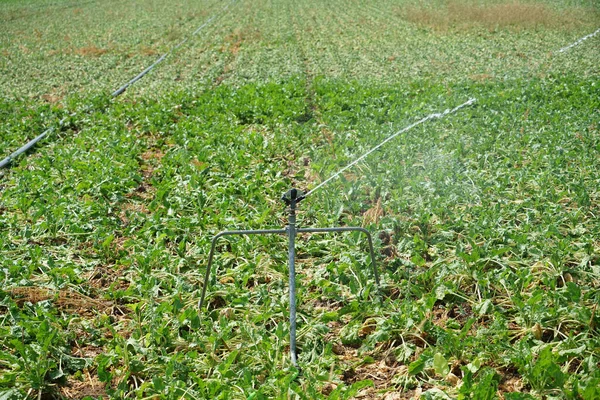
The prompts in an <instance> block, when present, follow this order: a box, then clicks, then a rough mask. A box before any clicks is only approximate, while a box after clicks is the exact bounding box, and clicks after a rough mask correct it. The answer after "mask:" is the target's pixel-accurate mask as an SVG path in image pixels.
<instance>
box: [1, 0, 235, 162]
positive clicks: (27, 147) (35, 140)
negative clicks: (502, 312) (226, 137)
mask: <svg viewBox="0 0 600 400" xmlns="http://www.w3.org/2000/svg"><path fill="white" fill-rule="evenodd" d="M237 1H238V0H231V1H230V2H229V3H227V4H226V5H225V6H224V7H223V8H221V9H220V10H219V11H218V12H217V13H215V14H214V15H213V16H212V17H210V18H209V19H207V20H206V21H205V22H204V23H203V24H202V25H200V26H199V27H198V28H196V30H195V31H194V32H192V34H191V35H189V36H188V37H186V38H185V39H183V40H182V41H181V42H179V43H177V44H176V45H175V46H173V47H172V48H171V49H170V50H169V51H167V52H166V53H165V54H163V55H162V56H160V57H159V58H158V59H157V60H156V61H154V62H153V63H152V65H150V66H149V67H148V68H146V69H144V70H143V71H142V72H140V73H139V74H138V75H136V76H135V77H134V78H133V79H131V80H130V81H128V82H127V83H125V84H124V85H122V86H121V87H120V88H118V89H117V90H115V91H114V92H112V93H111V96H112V97H118V96H120V95H121V94H123V93H124V92H125V91H126V90H127V88H128V87H129V86H131V85H133V84H134V83H135V82H137V81H139V80H140V79H142V78H143V77H144V76H145V75H146V74H148V72H150V71H152V70H153V69H154V68H155V67H156V66H157V65H159V64H160V63H161V62H163V61H164V60H165V59H166V58H167V57H168V56H170V55H171V54H173V53H174V52H175V51H176V50H177V49H179V48H180V47H181V46H183V45H184V44H185V43H186V42H187V41H188V40H190V38H192V37H193V36H196V35H197V34H198V33H200V31H201V30H202V29H204V28H205V27H207V26H208V25H210V23H211V22H213V21H214V20H215V19H216V18H218V17H220V16H222V15H223V14H224V13H225V12H226V11H227V9H228V8H229V7H231V6H232V5H233V4H234V3H236V2H237ZM64 121H65V118H63V119H62V120H61V121H60V122H59V125H62V124H63V123H64ZM52 131H54V128H53V127H50V128H48V129H46V130H45V131H44V132H42V133H41V134H40V135H38V136H36V137H35V138H33V139H31V140H30V141H29V142H27V144H25V145H24V146H22V147H21V148H19V149H18V150H16V151H15V152H13V153H12V154H10V155H9V156H8V157H6V158H5V159H4V160H2V161H0V169H1V168H5V167H6V166H8V165H9V164H10V163H11V162H12V161H13V160H14V159H15V158H17V157H18V156H20V155H21V154H23V153H25V152H26V151H28V150H30V149H31V148H32V147H33V146H35V145H36V144H37V143H38V142H39V141H40V140H42V139H44V138H45V137H46V136H48V135H49V134H50V133H52Z"/></svg>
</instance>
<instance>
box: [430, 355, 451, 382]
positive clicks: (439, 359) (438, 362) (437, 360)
mask: <svg viewBox="0 0 600 400" xmlns="http://www.w3.org/2000/svg"><path fill="white" fill-rule="evenodd" d="M433 369H434V371H435V373H436V374H438V375H440V376H442V377H444V376H446V375H448V372H450V367H448V361H447V360H446V358H445V357H444V355H443V354H442V353H435V354H434V355H433Z"/></svg>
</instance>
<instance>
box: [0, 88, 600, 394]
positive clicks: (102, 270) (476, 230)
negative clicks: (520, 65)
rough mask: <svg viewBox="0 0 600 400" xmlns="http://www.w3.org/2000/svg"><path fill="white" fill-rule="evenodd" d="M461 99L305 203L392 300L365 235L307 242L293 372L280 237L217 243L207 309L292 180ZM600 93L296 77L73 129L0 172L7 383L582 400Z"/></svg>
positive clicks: (48, 387)
mask: <svg viewBox="0 0 600 400" xmlns="http://www.w3.org/2000/svg"><path fill="white" fill-rule="evenodd" d="M309 92H311V93H312V94H309ZM467 94H471V95H476V96H477V97H478V98H479V99H480V100H479V103H478V105H477V106H476V107H475V108H472V109H469V110H465V111H464V112H462V113H461V114H460V115H455V116H452V117H448V118H447V119H446V120H442V121H437V122H432V123H431V124H430V125H429V126H423V127H420V128H417V129H415V130H413V131H409V132H407V133H406V134H405V135H404V136H402V137H399V138H398V141H397V142H395V143H394V144H392V145H391V146H390V147H388V148H386V149H385V150H382V151H381V152H379V153H377V154H376V155H374V157H373V158H372V159H370V160H369V161H367V162H365V163H363V164H361V165H360V166H359V167H358V168H357V169H355V170H353V172H351V173H348V174H345V175H344V176H343V177H342V179H340V180H338V181H336V182H335V183H332V184H331V186H328V187H325V188H323V189H321V191H319V192H316V193H315V195H314V197H312V198H311V199H308V200H306V202H305V204H303V206H302V212H303V213H302V215H301V216H300V219H301V220H302V223H303V224H304V225H321V226H323V225H333V224H339V223H341V224H363V225H365V226H368V227H369V228H370V229H372V230H373V231H374V232H376V233H378V235H379V239H378V241H379V243H378V248H379V249H380V252H381V261H382V263H383V266H384V267H385V274H384V276H385V289H384V295H383V298H382V299H381V300H378V299H377V296H375V295H374V290H373V289H374V288H373V287H372V283H368V282H367V281H366V278H367V277H368V275H367V274H364V271H365V269H364V266H365V265H366V257H365V255H364V254H363V252H362V251H360V250H356V249H354V248H353V242H357V241H359V240H360V238H358V237H354V236H352V235H350V236H342V237H336V238H329V239H327V238H323V237H319V238H317V237H313V238H304V239H307V240H300V243H299V258H300V259H301V260H300V266H299V272H300V276H299V282H298V284H299V299H300V300H299V301H300V310H299V311H300V316H299V324H300V325H299V346H300V364H301V366H302V373H301V374H299V371H297V370H296V369H294V368H292V367H291V365H290V364H289V360H288V359H287V337H288V326H287V322H286V321H287V285H286V278H285V276H286V271H285V270H286V267H285V265H286V263H285V258H286V255H285V246H284V245H283V239H282V238H277V237H274V238H269V237H263V238H255V239H253V240H250V239H235V240H231V241H229V242H226V243H223V244H222V245H220V247H219V251H220V254H221V255H220V256H219V257H218V260H217V262H218V265H219V267H218V271H219V272H218V275H217V277H216V278H215V279H214V281H213V282H212V285H211V289H210V291H209V297H208V304H209V305H208V308H209V309H208V311H207V312H205V313H201V314H198V312H197V310H196V302H197V299H198V295H199V282H200V281H201V276H202V273H203V272H204V270H203V267H204V265H205V261H206V254H207V253H206V252H207V249H208V245H209V240H210V238H211V235H212V234H214V233H215V232H217V231H219V230H221V229H224V228H261V227H266V226H281V224H282V221H283V217H284V213H283V210H282V207H281V205H280V204H279V203H278V201H277V199H278V197H279V195H280V193H282V192H283V191H285V189H287V188H288V187H290V186H292V185H297V186H300V187H303V186H304V187H311V186H314V185H315V184H316V183H317V182H318V181H319V180H320V179H323V177H326V176H328V175H329V174H330V173H331V172H332V171H334V170H336V169H337V168H338V167H339V166H341V165H345V163H346V162H347V161H348V160H350V159H352V157H354V156H355V155H357V154H360V153H362V151H363V149H367V148H368V147H370V146H371V145H372V144H373V143H376V142H377V141H378V140H379V139H380V138H381V137H384V136H385V135H387V134H389V133H390V132H393V131H394V130H395V129H396V128H399V127H402V125H404V124H406V123H407V122H409V120H410V118H407V117H406V115H407V114H409V113H410V114H413V115H422V114H426V113H429V112H430V111H435V110H438V109H440V108H442V107H445V106H447V105H448V104H455V102H457V101H458V100H459V99H463V98H464V97H465V96H466V95H467ZM598 94H599V93H598V88H597V85H595V84H594V82H592V81H589V80H586V79H581V78H576V77H573V76H567V77H564V76H563V77H548V78H545V79H539V80H533V81H512V82H510V83H506V84H505V83H501V82H494V83H489V84H470V85H466V86H463V87H455V88H454V89H453V90H452V92H451V93H448V91H447V88H446V87H445V86H442V85H437V84H431V83H428V82H416V83H414V84H413V85H411V86H408V87H405V86H402V87H400V86H390V85H379V86H373V85H362V84H360V83H359V82H355V83H347V82H341V81H336V80H327V79H317V80H315V81H313V83H312V84H311V85H310V86H307V85H306V82H305V81H303V80H301V79H296V80H291V81H288V82H282V83H273V84H263V85H247V86H243V87H239V88H232V87H228V86H219V87H217V88H215V89H214V90H213V91H209V92H204V93H200V94H189V93H176V94H171V95H169V96H165V97H164V98H162V99H161V101H160V102H156V101H153V100H149V101H141V102H138V103H136V104H133V103H128V102H122V103H116V104H114V105H112V106H111V107H110V108H109V109H108V111H106V112H94V111H91V112H90V113H89V114H87V115H86V116H85V118H75V119H74V120H73V122H72V127H71V128H66V129H65V130H63V131H61V132H60V133H59V137H58V138H57V141H55V142H53V143H52V144H49V145H48V146H47V147H45V148H44V149H43V150H44V151H43V152H40V154H39V155H34V156H32V157H30V158H29V159H27V160H25V159H23V160H22V161H21V164H20V165H18V166H17V167H15V168H13V169H11V170H9V171H7V172H6V173H5V176H4V178H3V186H4V189H3V192H2V209H3V212H2V219H1V223H2V242H1V243H2V251H3V254H4V255H5V256H4V257H3V258H2V280H3V282H4V284H3V289H2V308H3V311H4V312H3V318H2V330H3V337H4V338H5V339H4V340H3V341H2V349H1V351H2V354H3V357H2V359H3V361H2V370H3V375H2V385H3V386H4V388H5V389H6V390H8V391H7V392H6V394H5V396H6V397H7V398H23V397H25V396H28V395H29V396H31V395H37V394H38V393H42V394H43V395H44V396H46V395H52V394H53V395H54V396H63V397H69V393H79V394H80V395H82V396H84V395H88V396H90V397H92V398H94V397H101V396H105V395H109V396H111V397H115V398H118V397H132V396H141V397H148V396H154V397H156V396H158V397H164V398H174V397H178V398H179V397H190V398H247V397H251V398H273V397H275V398H287V397H288V396H296V397H300V398H349V397H351V396H353V395H355V394H357V393H359V391H360V393H363V394H364V393H367V394H366V395H368V396H381V397H383V396H385V394H386V393H387V392H390V391H391V392H402V393H412V394H413V395H414V393H415V392H416V391H420V392H421V393H423V396H425V397H426V398H439V397H440V396H441V397H443V396H452V397H458V398H494V397H496V396H497V395H498V393H502V395H503V396H504V397H505V398H537V397H541V396H553V397H558V398H594V396H597V392H596V390H597V387H598V382H599V380H600V376H598V372H597V371H598V368H597V364H598V334H597V333H598V332H597V329H598V328H597V326H598V316H597V314H596V307H597V306H596V304H597V302H598V262H599V260H598V256H597V254H598V243H597V242H598V226H599V225H598V224H597V219H596V213H597V204H598V203H597V198H598V197H597V196H598V192H597V185H596V183H597V182H598V178H599V177H598V172H597V168H596V167H597V159H598V150H599V142H598V130H597V129H598V128H597V125H596V124H597V121H595V116H596V115H597V111H598V107H599V104H598V99H599V98H600V96H598ZM308 96H311V97H312V98H313V104H312V105H311V107H310V108H308V107H307V102H306V101H305V100H306V98H307V97H308ZM94 101H97V100H95V99H93V98H92V99H85V98H84V99H81V100H80V102H79V103H78V104H85V103H86V102H88V103H93V102H94ZM424 104H427V106H424ZM92 110H93V107H92ZM389 121H395V122H394V123H393V124H389ZM357 243H359V242H357ZM79 389H81V390H82V391H81V392H76V390H79ZM86 390H87V392H86ZM86 393H87V394H86ZM436 396H437V397H436Z"/></svg>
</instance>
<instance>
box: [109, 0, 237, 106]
mask: <svg viewBox="0 0 600 400" xmlns="http://www.w3.org/2000/svg"><path fill="white" fill-rule="evenodd" d="M235 2H237V0H232V1H230V2H229V3H227V4H226V5H225V7H223V8H221V10H220V11H218V12H217V13H216V14H214V15H213V16H212V17H210V18H209V19H207V20H206V22H204V23H203V24H202V25H200V26H199V27H198V28H197V29H196V30H195V31H194V32H192V34H191V35H189V36H188V37H186V38H185V39H183V40H182V41H181V42H179V43H177V44H176V45H175V46H174V47H172V48H171V50H169V51H167V52H166V53H165V54H163V55H162V56H160V57H159V58H158V60H156V61H154V63H152V65H150V66H149V67H148V68H146V69H145V70H143V71H142V72H140V73H139V74H138V75H137V76H135V77H134V78H133V79H131V80H130V81H129V82H127V83H126V84H124V85H123V86H121V87H120V88H118V89H117V90H115V91H114V92H113V93H112V96H113V97H117V96H119V95H120V94H122V93H123V92H124V91H125V90H127V88H128V87H129V86H131V85H133V84H134V83H135V82H137V81H139V80H140V79H142V78H143V77H144V76H145V75H146V74H147V73H148V72H150V71H152V70H153V69H154V68H155V67H156V66H157V65H158V64H160V63H161V62H163V61H164V60H165V59H166V58H167V57H168V56H170V55H171V54H173V52H175V51H176V50H177V49H179V48H180V47H181V46H183V45H184V44H185V43H186V42H187V41H188V40H190V38H191V37H192V36H196V35H197V34H198V33H199V32H200V31H201V30H202V29H204V28H205V27H206V26H208V25H209V24H210V23H211V22H212V21H214V20H215V19H216V18H217V17H219V16H221V15H223V14H224V13H225V12H226V11H227V9H228V8H229V7H230V6H231V5H232V4H234V3H235Z"/></svg>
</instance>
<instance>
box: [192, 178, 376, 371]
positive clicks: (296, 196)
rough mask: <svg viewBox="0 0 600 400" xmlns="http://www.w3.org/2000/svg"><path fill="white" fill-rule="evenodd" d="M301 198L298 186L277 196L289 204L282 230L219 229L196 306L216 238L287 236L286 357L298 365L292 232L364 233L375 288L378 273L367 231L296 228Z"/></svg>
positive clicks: (210, 265)
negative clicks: (288, 331)
mask: <svg viewBox="0 0 600 400" xmlns="http://www.w3.org/2000/svg"><path fill="white" fill-rule="evenodd" d="M304 198H305V194H304V193H303V192H302V191H301V190H298V189H291V190H289V191H287V192H286V193H284V194H283V196H281V199H282V200H283V201H284V202H285V204H286V205H288V206H289V209H288V211H289V213H288V225H287V227H286V229H263V230H243V231H223V232H219V233H218V234H217V235H215V237H214V238H213V240H212V243H211V247H210V253H209V255H208V265H207V266H206V276H205V278H204V286H203V287H202V294H201V296H200V301H199V302H198V309H200V310H202V305H203V304H204V298H205V296H206V288H207V287H208V281H209V278H210V271H211V267H212V262H213V257H214V254H215V246H216V243H217V240H219V238H221V237H223V236H232V235H269V234H285V235H287V236H288V265H289V285H290V356H291V359H292V363H293V364H294V366H298V358H297V354H296V265H295V262H296V248H295V243H296V234H298V233H329V232H350V231H358V232H362V233H364V234H365V235H366V236H367V239H368V242H369V251H370V253H371V266H372V267H373V275H374V276H375V283H377V286H378V287H379V286H380V284H379V274H378V273H377V266H376V265H375V251H374V250H373V239H372V237H371V233H369V231H368V230H366V229H365V228H361V227H340V228H296V205H297V204H298V203H299V202H300V201H301V200H303V199H304Z"/></svg>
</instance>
